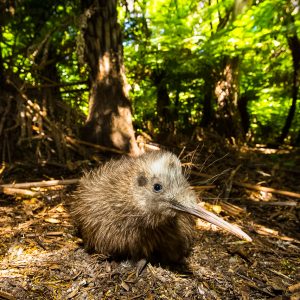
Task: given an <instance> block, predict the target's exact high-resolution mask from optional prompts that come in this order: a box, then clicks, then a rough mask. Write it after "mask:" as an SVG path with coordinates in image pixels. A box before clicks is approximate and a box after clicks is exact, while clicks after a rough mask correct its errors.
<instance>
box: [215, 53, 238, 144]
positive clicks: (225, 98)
mask: <svg viewBox="0 0 300 300" xmlns="http://www.w3.org/2000/svg"><path fill="white" fill-rule="evenodd" d="M224 60H225V67H224V70H223V73H222V74H221V79H220V80H219V81H218V82H217V85H216V88H215V94H216V96H217V111H216V121H217V124H216V128H217V131H218V132H219V133H220V134H221V135H223V136H225V137H226V138H234V139H235V140H236V141H241V140H243V138H244V133H243V129H242V123H241V117H240V113H239V109H238V98H239V82H238V81H239V80H238V78H239V58H238V57H232V58H230V57H225V58H224Z"/></svg>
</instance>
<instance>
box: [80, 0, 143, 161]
mask: <svg viewBox="0 0 300 300" xmlns="http://www.w3.org/2000/svg"><path fill="white" fill-rule="evenodd" d="M91 2H92V3H91ZM82 5H83V9H84V17H83V22H82V24H83V25H82V27H83V28H82V29H83V30H82V31H83V35H84V42H85V58H86V61H87V63H88V65H89V67H90V78H89V82H90V96H89V113H88V117H87V120H86V124H85V126H84V128H83V138H84V139H85V140H87V141H89V142H92V143H96V144H100V145H105V146H108V147H114V148H117V149H119V150H122V151H125V152H128V153H129V154H131V155H138V154H139V148H138V147H137V144H136V140H135V136H134V130H133V125H132V111H131V104H130V102H129V100H128V85H127V82H126V77H125V72H124V64H123V48H122V37H121V30H120V26H119V24H118V22H117V1H116V0H109V1H108V0H94V1H84V0H82Z"/></svg>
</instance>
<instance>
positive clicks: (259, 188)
mask: <svg viewBox="0 0 300 300" xmlns="http://www.w3.org/2000/svg"><path fill="white" fill-rule="evenodd" d="M233 184H234V185H236V186H241V187H245V188H247V189H250V190H255V191H261V192H267V193H273V194H279V195H284V196H288V197H293V198H299V199H300V194H299V193H295V192H290V191H284V190H277V189H274V188H269V187H265V186H260V185H253V184H249V183H243V182H238V181H235V182H233Z"/></svg>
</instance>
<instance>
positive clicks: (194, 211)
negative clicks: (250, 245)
mask: <svg viewBox="0 0 300 300" xmlns="http://www.w3.org/2000/svg"><path fill="white" fill-rule="evenodd" d="M171 205H172V208H173V209H175V210H178V211H182V212H185V213H188V214H191V215H193V216H195V217H197V218H200V219H203V220H205V221H208V222H209V223H212V224H214V225H216V226H218V227H221V228H223V229H225V230H227V231H229V232H231V233H232V234H234V235H236V236H238V237H239V238H241V239H244V240H246V241H248V242H251V241H252V239H251V237H250V236H249V235H247V234H246V233H245V232H244V231H243V230H242V229H240V228H239V227H237V226H235V225H232V224H230V223H228V222H226V221H224V220H223V219H221V218H219V217H217V216H216V215H215V214H213V213H211V212H209V211H207V210H206V209H204V208H202V207H200V206H199V207H197V208H195V207H187V206H184V205H182V204H180V203H178V202H177V201H172V202H171Z"/></svg>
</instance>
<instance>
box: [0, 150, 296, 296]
mask: <svg viewBox="0 0 300 300" xmlns="http://www.w3.org/2000/svg"><path fill="white" fill-rule="evenodd" d="M200 150H201V149H200ZM199 152H201V151H199ZM263 152H264V153H263ZM205 153H206V155H204V154H203V151H202V153H201V155H200V156H199V157H201V158H199V157H197V155H196V156H195V157H194V158H193V160H194V161H196V162H197V163H196V162H194V165H193V168H192V170H193V172H192V173H191V176H190V180H191V183H192V184H193V185H194V186H195V190H196V191H197V193H198V194H199V201H201V202H202V201H205V202H206V203H207V204H206V207H207V208H208V209H210V210H212V211H214V212H215V213H218V214H219V215H220V216H221V217H223V218H224V219H226V220H227V221H229V222H231V223H234V224H237V225H238V226H240V227H241V228H243V230H244V231H245V232H247V233H248V234H249V235H250V236H251V237H252V238H253V242H252V243H248V242H244V241H241V240H239V239H238V238H236V237H235V236H232V235H230V234H228V233H227V232H225V231H222V230H219V229H218V228H216V227H215V226H211V225H208V224H207V223H205V222H201V221H199V222H197V227H196V228H195V230H197V232H198V235H197V239H196V240H195V243H194V248H193V251H192V255H191V256H190V257H189V259H188V265H187V266H175V267H174V266H173V267H168V266H160V265H151V264H148V265H147V267H146V268H145V269H144V271H143V272H142V273H141V274H140V276H138V277H136V274H135V273H136V267H135V266H134V265H133V264H131V263H130V262H114V261H110V260H107V259H106V258H105V257H103V256H101V255H99V254H88V253H86V252H85V251H84V246H83V244H82V242H81V240H80V238H79V237H78V235H77V231H76V228H75V227H74V226H73V223H72V220H71V219H70V216H69V214H68V205H66V203H68V199H69V197H70V193H72V191H73V190H74V188H75V186H67V187H66V186H56V187H53V188H44V189H43V188H39V189H37V188H36V189H32V190H35V191H40V192H42V196H37V197H33V196H31V197H28V196H27V197H25V196H24V195H22V196H8V195H5V194H3V193H2V194H0V258H1V260H0V299H245V300H246V299H294V300H295V299H300V226H299V225H300V206H299V198H297V195H294V196H287V195H283V194H280V193H279V194H278V193H277V192H276V191H277V190H285V191H291V192H294V193H300V153H299V151H298V152H296V151H294V152H290V151H281V152H280V151H279V152H278V151H277V152H274V151H273V152H272V151H269V152H267V151H265V150H264V151H258V150H254V149H244V150H243V151H240V152H237V151H229V152H228V151H227V152H226V155H225V157H224V152H221V151H220V150H216V149H214V150H213V151H209V150H208V151H205ZM182 159H183V161H187V162H189V161H191V160H192V159H191V157H190V156H189V155H187V156H186V157H185V155H182ZM186 165H187V166H188V165H189V164H188V163H186ZM226 170H227V171H226ZM224 171H225V172H224ZM47 172H48V170H47V169H46V168H45V169H42V170H39V171H35V170H34V169H30V168H29V167H27V168H26V167H24V166H18V167H16V166H15V167H11V168H10V169H9V170H8V171H7V172H6V173H3V174H2V183H10V182H12V181H13V180H16V181H18V182H21V181H36V180H46V179H49V177H50V179H51V178H61V173H59V172H57V174H56V175H55V174H54V175H53V174H51V175H49V174H47ZM54 173H55V172H54ZM58 174H60V175H58ZM205 175H207V176H208V175H210V177H212V176H215V175H219V176H215V177H213V180H207V178H208V177H207V176H206V177H205ZM68 176H69V177H73V178H74V174H73V175H72V176H71V175H70V174H69V175H68ZM240 183H248V184H252V185H255V186H266V187H271V188H274V189H276V191H274V192H268V191H264V190H259V189H258V190H255V189H253V188H252V189H251V188H249V187H247V188H246V187H244V186H242V185H241V184H240ZM203 185H205V186H206V187H205V188H204V187H203Z"/></svg>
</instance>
